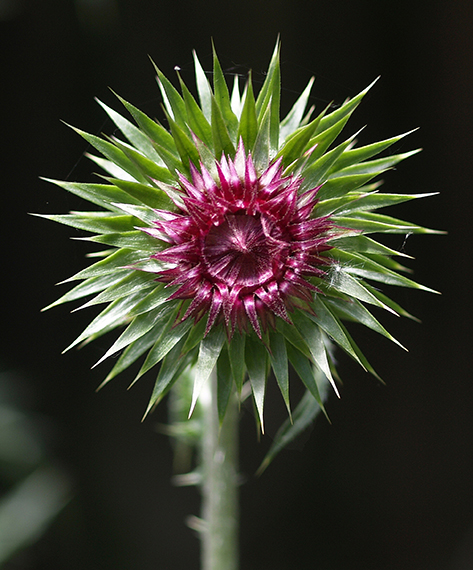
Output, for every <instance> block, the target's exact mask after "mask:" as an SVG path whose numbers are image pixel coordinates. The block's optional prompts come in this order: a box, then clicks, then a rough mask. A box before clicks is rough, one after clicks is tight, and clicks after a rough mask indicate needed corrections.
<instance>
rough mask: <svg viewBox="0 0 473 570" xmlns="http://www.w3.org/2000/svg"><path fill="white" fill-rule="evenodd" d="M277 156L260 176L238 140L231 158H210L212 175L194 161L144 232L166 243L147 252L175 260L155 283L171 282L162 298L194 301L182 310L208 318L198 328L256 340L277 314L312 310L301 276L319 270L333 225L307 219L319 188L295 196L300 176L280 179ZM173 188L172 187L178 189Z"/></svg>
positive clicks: (311, 289) (308, 286)
mask: <svg viewBox="0 0 473 570" xmlns="http://www.w3.org/2000/svg"><path fill="white" fill-rule="evenodd" d="M281 163H282V159H281V158H279V159H278V160H276V161H274V162H273V163H272V164H271V165H270V166H269V167H268V168H267V169H265V170H264V171H263V172H262V173H261V174H260V175H258V173H257V172H256V169H255V166H254V164H253V160H252V158H251V155H250V154H248V155H247V154H246V152H245V148H244V145H243V142H242V141H240V144H239V147H238V150H237V152H236V154H235V158H234V159H232V158H228V159H227V158H226V157H225V155H223V156H222V158H221V160H220V161H219V162H216V163H215V167H216V170H217V172H218V178H217V180H214V179H213V178H212V176H211V175H210V173H209V171H208V170H207V169H206V167H205V166H204V165H203V164H202V163H201V164H200V165H199V166H200V170H198V169H197V168H196V167H195V166H193V165H191V173H192V181H189V180H188V179H187V178H185V177H184V176H183V175H179V182H180V188H181V191H182V197H181V200H180V201H179V202H178V204H179V203H180V207H179V206H178V211H177V212H176V213H172V214H170V213H169V212H168V211H158V212H157V214H158V220H157V221H155V222H154V228H150V229H145V230H144V231H145V232H146V233H147V234H148V235H151V236H153V237H156V238H158V239H164V240H166V241H169V242H170V243H171V244H172V245H171V246H170V247H168V248H166V249H164V250H162V251H160V252H158V253H156V254H154V255H153V256H152V257H153V258H155V259H157V260H160V261H165V262H168V263H170V264H171V265H172V267H171V268H170V269H165V270H163V271H161V272H159V273H158V275H159V277H158V280H159V281H162V282H164V283H169V284H170V285H175V286H177V290H176V291H175V292H174V293H173V294H172V295H171V296H170V297H169V299H191V303H190V305H189V306H188V307H187V310H186V312H185V314H184V316H183V317H182V319H181V320H182V321H184V320H185V319H187V318H191V317H193V318H194V321H195V322H197V321H199V320H200V319H201V318H202V317H206V320H207V324H206V328H205V334H207V333H208V332H209V330H210V328H211V327H212V326H213V325H214V324H218V323H219V322H221V321H223V322H224V323H225V326H226V328H227V331H228V333H229V337H230V338H231V337H232V336H233V332H234V330H235V328H238V330H239V332H240V333H241V332H243V331H246V332H248V326H247V323H250V324H251V327H252V328H253V330H254V331H255V332H256V334H257V335H258V337H259V338H261V336H262V333H261V327H260V322H261V324H262V328H263V330H264V331H266V330H267V329H268V325H270V326H271V328H272V329H275V328H276V319H275V317H280V318H281V319H283V320H284V321H286V322H288V323H290V324H292V323H291V320H290V317H289V314H290V313H292V312H293V311H294V309H295V308H296V307H298V306H302V307H304V308H306V309H308V310H310V303H311V301H312V298H313V294H314V292H317V291H320V289H318V288H317V287H316V286H315V285H313V284H312V283H311V282H310V281H308V280H307V277H313V276H316V277H321V278H323V277H324V276H325V274H326V273H325V271H324V269H323V268H324V266H326V265H327V263H328V261H327V258H324V257H321V254H322V253H323V252H325V251H327V250H328V249H330V246H329V245H327V241H328V240H329V239H330V237H332V236H333V233H332V232H331V230H332V227H333V224H332V223H331V222H330V219H329V217H327V216H325V217H315V218H311V212H312V210H313V208H314V206H315V204H316V194H317V190H318V188H313V189H309V190H307V191H305V192H304V193H299V189H300V186H301V183H302V178H300V177H299V176H292V175H290V176H283V166H282V164H281ZM176 190H177V189H176Z"/></svg>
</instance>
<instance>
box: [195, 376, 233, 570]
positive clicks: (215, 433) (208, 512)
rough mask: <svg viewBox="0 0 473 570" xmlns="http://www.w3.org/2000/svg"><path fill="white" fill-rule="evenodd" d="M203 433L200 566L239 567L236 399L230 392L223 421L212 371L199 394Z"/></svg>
mask: <svg viewBox="0 0 473 570" xmlns="http://www.w3.org/2000/svg"><path fill="white" fill-rule="evenodd" d="M199 400H200V402H201V405H202V411H203V424H204V433H203V436H202V450H201V453H202V457H201V461H202V463H201V468H202V484H201V490H202V519H203V528H202V531H201V544H202V553H201V563H202V570H238V566H239V553H238V531H239V508H238V415H239V414H238V402H237V399H236V395H235V394H233V395H232V397H231V398H230V402H229V404H228V409H227V412H226V414H225V418H224V420H223V423H222V425H221V426H220V423H219V418H218V410H217V377H216V374H215V373H213V374H212V375H211V377H210V380H209V382H207V385H206V386H205V387H204V388H203V390H202V393H201V395H200V398H199Z"/></svg>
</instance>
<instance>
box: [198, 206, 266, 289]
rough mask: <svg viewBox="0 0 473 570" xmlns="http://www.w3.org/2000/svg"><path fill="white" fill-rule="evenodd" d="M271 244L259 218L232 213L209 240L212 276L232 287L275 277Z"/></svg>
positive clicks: (206, 243)
mask: <svg viewBox="0 0 473 570" xmlns="http://www.w3.org/2000/svg"><path fill="white" fill-rule="evenodd" d="M269 241H270V238H268V237H267V236H266V235H265V233H264V230H263V225H262V223H261V218H260V217H259V216H258V217H257V216H248V215H247V214H228V215H227V216H225V220H224V221H223V222H222V223H221V224H220V225H219V226H213V227H212V228H211V229H210V231H209V233H208V234H207V236H206V237H205V240H204V246H203V251H202V253H203V257H204V259H205V262H206V265H207V272H208V274H209V275H210V276H212V277H213V278H214V279H218V280H220V281H222V282H223V283H225V284H226V285H228V286H231V287H233V286H234V285H240V286H241V287H250V288H253V287H255V286H259V285H261V284H262V283H264V282H266V281H267V280H268V279H270V278H271V277H272V275H273V269H272V267H273V262H272V259H271V254H270V251H271V247H270V243H269Z"/></svg>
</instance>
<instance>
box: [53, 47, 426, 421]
mask: <svg viewBox="0 0 473 570" xmlns="http://www.w3.org/2000/svg"><path fill="white" fill-rule="evenodd" d="M195 68H196V83H197V91H198V95H199V97H198V101H197V100H196V99H195V98H194V97H193V95H192V94H191V92H190V91H189V89H188V88H187V87H186V85H185V84H184V82H183V81H182V79H181V78H180V76H179V77H178V79H179V83H180V92H179V91H178V90H177V89H176V88H175V87H174V86H173V85H172V83H171V82H170V81H169V80H168V79H167V78H166V77H165V76H164V75H163V74H162V72H161V71H160V70H159V69H157V70H156V71H157V80H158V85H159V88H160V90H161V93H162V96H163V101H164V113H165V118H166V122H167V128H165V127H164V126H163V125H162V124H161V123H159V122H158V121H156V120H153V119H151V118H149V117H148V116H147V115H145V114H144V113H143V112H141V111H140V110H138V109H137V108H136V107H134V106H133V105H131V104H130V103H128V102H126V101H124V100H122V99H120V100H121V102H122V103H123V105H124V107H125V108H126V110H127V111H128V112H129V113H130V115H131V116H132V118H133V120H134V122H131V121H130V120H128V119H126V118H125V117H123V116H122V115H120V114H119V113H117V112H116V111H114V110H112V109H111V108H109V107H108V106H106V105H104V104H101V105H102V107H103V108H104V109H105V111H106V112H107V114H108V115H109V117H110V118H111V119H112V121H113V122H114V123H115V125H116V126H117V128H118V130H119V131H120V132H121V133H122V135H123V138H116V137H112V138H100V137H97V136H93V135H90V134H87V133H85V132H83V131H78V132H79V134H81V135H82V136H83V137H84V138H85V139H86V140H87V141H88V143H89V144H90V145H91V146H93V147H94V148H95V149H96V150H97V151H98V152H99V153H100V154H101V155H102V157H98V156H94V157H92V158H93V160H94V161H95V162H96V163H97V164H98V165H99V166H100V167H101V168H103V169H104V170H105V172H106V173H107V176H105V182H102V183H94V184H92V183H87V184H84V183H75V182H58V181H53V182H55V183H56V184H57V185H59V186H61V187H62V188H65V189H66V190H68V191H70V192H72V193H74V194H76V195H78V196H80V197H82V198H84V199H86V200H88V201H90V202H92V203H93V204H95V205H97V206H98V207H99V210H98V211H92V212H91V211H84V212H72V213H70V214H69V215H50V216H45V217H47V218H49V219H52V220H55V221H57V222H60V223H64V224H68V225H71V226H73V227H75V228H78V229H80V230H84V231H86V232H90V233H91V234H93V235H91V236H88V237H86V238H84V239H87V240H90V241H92V242H96V243H99V244H103V245H105V246H106V248H107V249H105V251H101V252H97V253H95V254H94V255H95V256H96V257H97V256H98V258H99V259H98V260H97V261H95V263H93V264H92V265H91V266H89V267H87V268H86V269H83V270H82V271H80V272H79V273H77V274H76V275H75V276H74V277H72V278H71V279H70V280H69V281H75V280H80V283H79V284H78V285H76V286H75V287H74V288H72V289H71V290H70V291H69V292H67V293H66V294H65V295H64V296H63V297H61V298H60V299H59V300H58V301H56V302H55V303H53V304H52V305H51V306H54V305H57V304H60V303H64V302H66V301H73V300H77V299H81V298H85V297H91V298H90V300H89V301H87V302H86V303H85V304H84V305H83V307H89V306H93V305H96V304H105V305H106V306H105V308H103V310H102V311H101V312H100V313H99V314H98V316H96V317H95V318H94V319H93V320H92V322H91V323H90V325H89V326H88V327H87V328H86V329H85V330H84V332H83V333H82V334H81V335H80V336H79V338H78V339H76V340H75V341H74V342H73V343H72V344H71V347H72V346H76V345H78V344H79V343H81V342H83V341H89V340H93V339H95V338H97V337H99V336H101V335H102V334H105V333H108V332H109V331H111V330H113V329H117V328H123V330H122V331H121V333H120V334H119V335H118V338H117V339H116V340H115V342H114V343H113V345H112V346H111V348H110V349H109V350H108V351H107V352H106V354H105V355H104V356H103V357H102V358H101V359H100V361H99V362H101V361H102V360H105V359H106V358H108V357H109V356H112V355H114V354H117V353H120V357H119V358H118V360H116V361H115V365H114V366H113V369H112V370H111V372H110V373H109V375H108V376H107V378H106V380H105V382H108V381H109V380H110V379H112V378H113V377H114V376H116V375H117V374H118V373H119V372H122V371H123V370H125V369H127V368H128V367H129V366H130V365H131V364H132V363H134V362H135V361H137V360H138V359H139V358H141V357H144V361H143V363H142V365H141V368H140V370H139V372H138V374H137V377H136V378H137V379H138V378H139V377H141V376H142V375H143V374H144V373H145V372H147V371H148V370H150V369H151V368H153V367H154V366H156V365H157V364H160V368H159V373H158V376H157V379H156V382H155V386H154V389H153V393H152V395H151V399H150V404H149V408H148V410H149V409H151V408H152V407H153V406H154V405H155V404H156V403H157V402H158V401H160V400H161V398H162V397H163V396H164V395H165V394H166V393H167V392H168V391H169V389H170V388H171V387H172V386H173V384H174V383H175V382H176V381H177V380H178V379H179V378H180V377H181V376H182V375H183V373H184V372H185V371H186V370H187V369H188V368H189V367H193V369H194V371H195V374H194V375H193V378H194V387H193V395H192V402H191V410H192V409H193V407H194V406H195V403H196V401H197V398H198V395H199V391H200V388H201V387H202V385H203V383H204V382H206V381H207V379H208V377H209V375H210V373H211V371H212V370H213V369H214V367H215V366H216V367H217V376H218V382H219V394H220V396H219V402H218V406H219V413H220V417H221V418H222V419H223V417H224V415H225V410H226V405H227V402H228V398H229V396H230V394H231V392H232V390H233V388H234V387H235V388H236V389H237V390H238V391H241V389H242V386H243V384H244V382H245V380H246V379H249V385H250V386H251V391H252V394H253V397H254V401H255V404H256V409H257V411H258V416H259V418H260V421H261V424H262V418H263V405H264V395H265V386H266V380H267V377H268V374H269V373H270V372H271V370H272V372H273V373H274V377H275V379H276V382H277V384H278V386H279V388H280V390H281V393H282V396H283V398H284V401H285V403H286V405H287V407H288V409H289V410H290V400H289V365H291V367H292V368H293V369H294V371H295V372H296V373H297V375H298V376H299V377H300V379H301V381H302V382H303V384H304V385H305V387H306V390H307V395H308V399H307V398H303V400H302V401H301V403H300V404H299V407H298V408H297V409H296V412H297V410H299V409H300V410H301V414H302V413H303V414H305V416H307V417H308V416H310V414H308V415H307V413H306V412H307V409H308V407H309V408H310V409H313V408H314V406H315V407H317V406H320V407H321V408H323V401H322V397H321V393H320V390H319V389H320V386H321V384H320V378H325V379H326V381H328V382H330V383H331V384H332V386H333V387H334V389H335V390H337V388H336V383H335V380H334V375H333V372H334V370H335V363H334V360H333V357H332V352H331V349H330V347H331V346H332V345H336V346H338V347H340V348H341V349H342V350H343V351H345V352H346V353H347V354H349V355H350V356H351V357H352V358H353V359H354V360H355V361H357V362H358V363H359V364H360V365H361V366H362V367H363V368H365V369H366V370H368V371H370V372H372V373H373V374H375V375H376V373H375V372H374V370H373V368H372V367H371V366H370V364H369V363H368V361H367V360H366V358H365V357H364V355H363V353H362V352H361V350H360V349H359V348H358V346H357V344H356V343H355V341H354V340H353V338H352V337H351V335H350V333H349V331H348V330H347V328H346V326H345V324H344V321H352V322H353V321H355V322H359V323H362V324H363V325H365V326H367V327H369V328H371V329H373V330H375V331H376V332H378V333H380V334H381V335H383V336H385V337H387V338H388V339H390V340H393V341H395V339H393V337H392V336H391V335H390V334H389V333H388V332H387V331H386V329H385V328H384V327H383V326H382V325H381V324H380V323H379V322H378V320H377V319H376V318H375V317H374V315H373V314H372V313H371V311H370V308H369V307H370V306H374V307H378V308H382V309H385V310H387V311H389V312H391V313H397V314H402V315H405V316H409V315H408V313H406V311H404V310H403V309H402V308H401V307H399V305H398V304H396V303H395V302H394V301H392V300H390V299H389V298H388V297H387V296H386V295H385V294H383V293H382V292H381V291H380V290H379V289H378V287H375V286H373V285H372V284H371V282H375V283H376V284H377V283H383V284H389V285H398V286H402V287H412V288H417V289H425V290H426V289H427V288H426V287H422V286H420V285H418V284H416V283H415V282H414V281H412V280H411V279H409V278H408V277H406V276H404V275H403V273H402V272H403V270H404V267H403V266H402V265H400V264H399V263H398V262H397V261H395V260H394V259H393V256H403V255H404V254H402V253H400V252H397V251H394V250H392V249H390V248H389V247H387V246H385V245H382V244H381V243H380V242H378V241H376V240H375V239H373V237H372V235H373V234H376V233H381V234H382V233H399V234H407V233H426V232H429V231H431V230H427V229H425V228H421V227H419V226H417V225H416V224H412V223H410V222H405V221H402V220H398V219H396V218H392V217H390V216H387V215H385V214H379V213H377V212H376V210H377V209H378V208H384V207H386V206H390V205H394V204H398V203H400V202H404V201H408V200H412V199H415V198H419V197H421V196H423V195H420V194H419V195H407V194H389V193H381V192H379V188H378V187H379V184H378V183H377V182H374V183H373V182H371V181H372V179H373V178H374V177H376V176H377V175H379V174H381V173H383V172H385V171H386V170H388V169H390V168H391V167H392V166H393V165H395V164H397V163H398V162H400V161H401V160H403V159H405V158H407V157H408V156H410V155H412V154H413V153H414V152H415V151H413V152H407V153H404V154H394V155H388V156H382V157H381V158H373V157H375V156H376V155H378V154H379V153H382V152H383V151H385V150H386V149H387V148H388V147H390V146H391V145H392V144H394V143H397V142H398V141H400V140H401V139H402V138H403V136H404V135H400V136H396V137H392V138H389V139H386V140H383V141H380V142H376V143H373V144H369V145H367V146H357V145H356V140H355V135H353V136H351V137H349V138H348V139H346V140H345V139H343V138H341V132H342V130H343V128H344V127H345V125H346V123H347V121H348V119H349V118H350V116H351V114H352V113H353V111H354V110H355V108H356V107H357V106H358V104H359V103H360V102H361V100H362V99H363V97H364V95H365V94H366V92H367V91H368V89H369V88H370V87H371V86H370V87H368V89H365V90H364V91H362V92H361V93H360V94H358V95H357V96H356V97H353V98H352V99H348V100H347V101H345V103H343V104H342V105H340V106H339V107H337V108H335V109H332V108H330V107H329V108H327V109H325V110H323V111H322V112H320V113H319V114H318V115H316V116H312V109H311V110H309V111H308V110H307V104H308V101H309V96H310V91H311V88H312V80H311V81H310V82H309V84H308V86H307V88H306V89H305V90H304V92H303V93H302V94H301V96H300V97H299V99H298V100H297V101H296V102H295V104H294V106H293V108H292V109H291V111H290V112H289V114H288V115H287V116H286V117H285V118H284V119H283V120H282V121H281V120H280V116H279V102H280V67H279V45H277V46H276V49H275V51H274V54H273V57H272V59H271V62H270V65H269V69H268V73H267V75H266V79H265V82H264V84H263V86H262V88H261V90H260V92H259V93H258V96H257V97H255V95H254V92H253V87H252V81H251V75H250V77H249V78H248V81H247V83H246V85H245V87H244V90H243V92H241V91H240V85H239V80H238V78H237V77H236V78H235V81H234V86H233V90H232V92H231V94H230V92H229V90H228V87H227V83H226V79H225V76H224V74H223V72H222V69H221V67H220V64H219V61H218V58H217V56H216V54H214V70H213V85H212V86H211V85H210V83H209V82H208V80H207V77H206V74H205V73H204V71H203V69H202V67H201V65H200V63H199V60H198V59H197V56H195ZM368 234H371V236H370V237H368ZM395 342H397V341H395ZM145 355H146V356H145ZM300 406H302V408H300Z"/></svg>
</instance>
